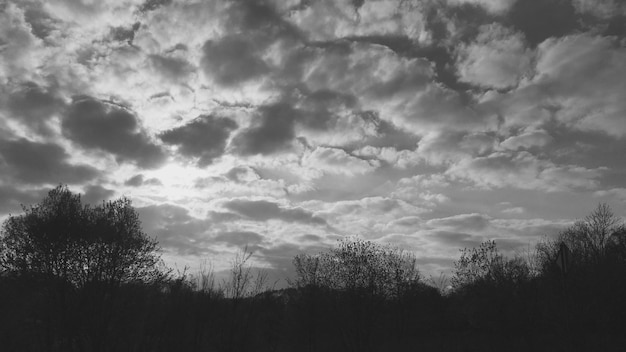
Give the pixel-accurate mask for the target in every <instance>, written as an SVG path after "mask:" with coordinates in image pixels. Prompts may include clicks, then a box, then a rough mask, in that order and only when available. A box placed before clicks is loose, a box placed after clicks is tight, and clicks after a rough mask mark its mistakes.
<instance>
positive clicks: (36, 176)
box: [0, 138, 100, 184]
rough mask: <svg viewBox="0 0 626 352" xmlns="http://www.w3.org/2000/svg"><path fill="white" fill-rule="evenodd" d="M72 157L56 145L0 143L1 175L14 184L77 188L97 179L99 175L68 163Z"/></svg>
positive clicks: (12, 141) (85, 166) (4, 141)
mask: <svg viewBox="0 0 626 352" xmlns="http://www.w3.org/2000/svg"><path fill="white" fill-rule="evenodd" d="M69 158H70V155H69V154H68V153H67V152H66V151H65V149H63V147H61V146H59V145H57V144H54V143H45V142H33V141H30V140H28V139H25V138H19V139H11V140H2V139H0V171H1V172H0V174H2V175H3V176H4V177H3V178H4V179H5V181H6V180H7V179H6V177H9V180H11V181H12V182H15V183H27V184H43V183H49V184H58V183H69V184H76V183H82V182H85V181H88V180H91V179H94V178H95V177H97V176H98V175H100V171H99V170H97V169H95V168H93V167H91V166H87V165H82V164H73V163H70V162H69V160H68V159H69Z"/></svg>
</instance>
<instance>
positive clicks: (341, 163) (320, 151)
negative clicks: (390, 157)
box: [301, 147, 379, 176]
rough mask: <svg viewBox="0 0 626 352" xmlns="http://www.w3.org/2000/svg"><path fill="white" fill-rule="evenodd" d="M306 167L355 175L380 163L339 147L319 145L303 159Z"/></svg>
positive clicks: (367, 170)
mask: <svg viewBox="0 0 626 352" xmlns="http://www.w3.org/2000/svg"><path fill="white" fill-rule="evenodd" d="M301 163H302V165H303V166H305V167H310V168H313V169H315V170H320V171H323V172H327V173H331V174H344V175H347V176H354V175H358V174H364V173H366V172H371V171H373V170H375V169H376V168H377V167H378V166H379V165H378V163H377V162H376V161H375V160H371V161H368V160H363V159H360V158H357V157H354V156H351V155H350V154H348V153H346V152H345V151H344V150H342V149H338V148H325V147H317V148H315V149H314V150H312V151H310V152H307V153H306V154H305V155H304V156H303V157H302V160H301Z"/></svg>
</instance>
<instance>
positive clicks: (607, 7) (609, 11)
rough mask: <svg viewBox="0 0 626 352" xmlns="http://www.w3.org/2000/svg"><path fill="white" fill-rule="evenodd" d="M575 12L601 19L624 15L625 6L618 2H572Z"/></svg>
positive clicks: (603, 0) (606, 0)
mask: <svg viewBox="0 0 626 352" xmlns="http://www.w3.org/2000/svg"><path fill="white" fill-rule="evenodd" d="M572 3H573V4H574V7H575V8H576V11H577V12H579V13H582V14H592V15H594V16H596V17H599V18H602V19H611V18H613V17H617V16H620V15H622V16H624V15H626V4H624V3H622V2H621V1H619V0H573V1H572Z"/></svg>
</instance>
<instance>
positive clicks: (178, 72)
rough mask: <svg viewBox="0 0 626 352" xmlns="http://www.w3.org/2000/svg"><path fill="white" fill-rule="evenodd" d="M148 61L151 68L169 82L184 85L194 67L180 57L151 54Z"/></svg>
mask: <svg viewBox="0 0 626 352" xmlns="http://www.w3.org/2000/svg"><path fill="white" fill-rule="evenodd" d="M148 59H149V61H150V65H151V66H152V68H153V69H154V70H155V71H156V72H158V73H160V74H161V75H162V76H163V77H164V78H165V79H166V80H168V81H169V82H173V83H181V84H185V82H186V80H187V78H188V77H189V76H190V75H191V74H192V73H193V72H195V67H194V66H193V65H192V64H190V63H189V62H188V61H187V60H186V59H185V58H182V57H172V56H165V55H157V54H152V55H149V56H148Z"/></svg>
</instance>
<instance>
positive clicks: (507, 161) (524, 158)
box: [446, 151, 606, 191]
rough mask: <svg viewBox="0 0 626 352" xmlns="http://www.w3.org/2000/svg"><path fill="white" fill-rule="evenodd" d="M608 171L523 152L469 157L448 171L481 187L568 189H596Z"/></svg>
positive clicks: (451, 174) (449, 173)
mask: <svg viewBox="0 0 626 352" xmlns="http://www.w3.org/2000/svg"><path fill="white" fill-rule="evenodd" d="M605 171H606V169H605V168H596V169H588V168H584V167H580V166H576V165H556V164H554V163H552V162H550V161H545V160H540V159H538V158H536V157H535V156H533V155H532V154H530V153H528V152H525V151H523V152H518V153H509V152H496V153H493V154H491V155H488V156H485V157H477V158H467V159H464V160H463V161H461V162H459V163H458V164H455V165H453V166H452V167H451V168H450V169H448V171H447V172H446V173H447V174H448V175H450V176H453V177H456V178H461V179H466V180H469V181H471V182H473V183H474V184H476V185H477V186H479V187H486V188H492V187H493V188H503V187H514V188H519V189H542V190H546V191H567V190H575V189H594V188H596V187H597V186H598V180H599V178H600V177H601V176H602V174H603V173H604V172H605Z"/></svg>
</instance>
